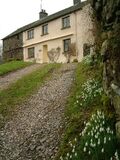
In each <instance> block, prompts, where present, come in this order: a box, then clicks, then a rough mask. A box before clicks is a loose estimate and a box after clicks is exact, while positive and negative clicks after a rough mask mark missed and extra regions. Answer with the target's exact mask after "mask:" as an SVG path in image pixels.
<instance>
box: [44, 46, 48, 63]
mask: <svg viewBox="0 0 120 160" xmlns="http://www.w3.org/2000/svg"><path fill="white" fill-rule="evenodd" d="M47 52H48V46H47V45H43V63H48V55H47Z"/></svg>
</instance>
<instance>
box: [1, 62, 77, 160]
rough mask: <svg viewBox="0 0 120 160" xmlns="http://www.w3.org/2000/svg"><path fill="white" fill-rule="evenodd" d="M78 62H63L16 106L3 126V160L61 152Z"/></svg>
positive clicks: (38, 159)
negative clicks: (66, 107)
mask: <svg viewBox="0 0 120 160" xmlns="http://www.w3.org/2000/svg"><path fill="white" fill-rule="evenodd" d="M75 68H76V64H63V65H62V67H61V68H60V69H59V70H57V71H54V72H53V73H52V78H51V79H50V80H49V81H46V82H45V83H44V84H43V86H41V87H40V88H39V89H38V91H37V93H36V94H34V95H32V96H31V97H29V99H27V100H26V101H25V102H24V103H22V104H21V105H19V106H17V107H16V110H15V111H14V113H13V116H12V118H11V119H10V120H9V121H8V122H6V124H5V126H4V127H3V128H1V129H0V160H53V159H54V158H55V156H56V154H57V152H58V147H59V144H60V140H61V136H62V134H63V130H64V129H63V128H64V126H65V117H64V109H65V104H66V101H67V98H68V96H69V92H70V88H71V86H72V83H73V80H74V73H75Z"/></svg>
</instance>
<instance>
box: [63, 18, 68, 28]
mask: <svg viewBox="0 0 120 160" xmlns="http://www.w3.org/2000/svg"><path fill="white" fill-rule="evenodd" d="M68 27H70V16H67V17H64V18H62V28H68Z"/></svg>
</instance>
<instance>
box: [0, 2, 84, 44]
mask: <svg viewBox="0 0 120 160" xmlns="http://www.w3.org/2000/svg"><path fill="white" fill-rule="evenodd" d="M83 1H84V0H83ZM40 4H41V0H2V1H1V2H0V43H1V42H2V41H1V39H2V38H4V37H5V36H7V35H9V34H10V33H12V32H13V31H15V30H16V29H18V28H20V27H22V26H24V25H27V24H29V23H31V22H34V21H36V20H38V19H39V12H40ZM72 5H73V0H42V8H43V9H45V10H46V11H47V13H48V14H49V15H50V14H53V13H55V12H57V11H60V10H62V9H64V8H67V7H69V6H72Z"/></svg>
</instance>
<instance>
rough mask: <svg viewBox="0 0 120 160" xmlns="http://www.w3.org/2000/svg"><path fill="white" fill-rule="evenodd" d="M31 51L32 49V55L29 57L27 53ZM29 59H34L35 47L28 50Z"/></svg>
mask: <svg viewBox="0 0 120 160" xmlns="http://www.w3.org/2000/svg"><path fill="white" fill-rule="evenodd" d="M32 49H33V53H32V55H31V56H29V54H31V53H29V51H30V50H32ZM31 58H35V47H30V48H28V59H31Z"/></svg>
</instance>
